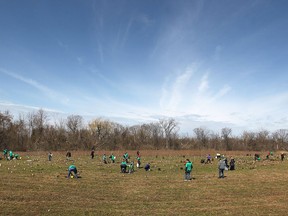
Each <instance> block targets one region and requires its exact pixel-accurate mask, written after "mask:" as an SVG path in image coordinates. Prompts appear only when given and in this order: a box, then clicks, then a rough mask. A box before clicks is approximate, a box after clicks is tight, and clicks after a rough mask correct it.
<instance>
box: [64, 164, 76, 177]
mask: <svg viewBox="0 0 288 216" xmlns="http://www.w3.org/2000/svg"><path fill="white" fill-rule="evenodd" d="M71 175H72V176H74V177H75V178H78V175H77V168H76V166H75V165H70V166H69V168H68V176H67V178H70V176H71Z"/></svg>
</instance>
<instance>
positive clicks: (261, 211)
mask: <svg viewBox="0 0 288 216" xmlns="http://www.w3.org/2000/svg"><path fill="white" fill-rule="evenodd" d="M103 153H104V152H98V151H97V152H96V157H95V158H94V159H93V160H92V159H90V152H72V159H73V161H74V164H75V165H76V166H77V168H78V171H79V172H80V176H81V178H79V179H75V178H74V179H67V178H66V175H67V168H68V166H69V165H70V164H72V161H67V160H66V157H65V152H54V153H53V159H52V161H51V162H49V161H48V158H47V152H22V153H20V156H21V157H22V159H21V160H12V161H6V160H1V161H0V164H1V166H0V179H1V180H0V181H1V183H0V190H1V197H0V206H1V209H0V212H1V213H0V214H1V215H69V216H71V215H146V216H148V215H287V214H288V204H287V201H288V172H287V169H288V161H287V159H285V160H284V161H283V162H281V161H280V159H279V158H278V156H279V154H280V152H277V153H275V155H274V157H273V158H272V159H271V160H263V159H264V158H265V153H262V154H261V153H260V154H261V156H262V160H261V161H259V162H254V160H253V155H254V153H255V152H250V153H249V152H221V153H222V154H225V155H226V156H227V157H229V156H231V155H232V156H233V157H234V158H235V159H236V170H235V171H225V176H226V177H225V178H224V179H218V169H217V161H216V160H214V162H213V164H201V163H200V160H201V158H205V156H206V154H207V153H208V151H206V152H205V151H156V150H155V151H152V150H151V151H141V156H142V165H144V164H145V163H147V162H150V163H151V167H152V170H151V171H150V172H146V171H145V170H144V169H143V168H140V169H137V168H136V166H135V172H134V173H133V174H121V173H120V165H119V164H120V160H121V158H122V154H123V153H124V151H121V152H120V151H119V152H114V154H115V155H116V156H117V159H116V163H115V164H110V163H109V164H103V163H102V154H103ZM110 153H111V152H110V151H106V154H107V155H109V154H110ZM128 153H129V154H130V155H131V159H135V155H136V151H128ZM209 153H211V154H212V155H215V153H216V152H215V151H214V150H213V151H210V152H209ZM247 154H251V155H252V156H246V155H247ZM186 158H189V159H190V160H191V161H192V162H193V165H194V168H193V171H192V176H193V178H194V179H193V180H192V181H184V176H183V175H184V170H183V169H181V167H184V160H185V159H186ZM135 163H136V160H135ZM135 165H136V164H135ZM159 169H160V170H159Z"/></svg>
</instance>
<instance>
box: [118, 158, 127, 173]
mask: <svg viewBox="0 0 288 216" xmlns="http://www.w3.org/2000/svg"><path fill="white" fill-rule="evenodd" d="M120 168H121V173H126V168H127V163H126V160H125V159H124V158H123V160H122V162H121V164H120Z"/></svg>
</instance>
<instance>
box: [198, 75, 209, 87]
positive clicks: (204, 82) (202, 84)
mask: <svg viewBox="0 0 288 216" xmlns="http://www.w3.org/2000/svg"><path fill="white" fill-rule="evenodd" d="M208 88H209V82H208V74H207V73H206V74H204V76H203V77H202V78H201V81H200V84H199V87H198V91H199V92H204V91H206V90H207V89H208Z"/></svg>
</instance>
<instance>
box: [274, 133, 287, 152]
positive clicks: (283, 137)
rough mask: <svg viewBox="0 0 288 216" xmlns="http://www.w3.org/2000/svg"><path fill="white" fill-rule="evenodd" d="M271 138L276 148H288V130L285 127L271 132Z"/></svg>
mask: <svg viewBox="0 0 288 216" xmlns="http://www.w3.org/2000/svg"><path fill="white" fill-rule="evenodd" d="M272 138H273V140H274V142H276V148H277V149H279V148H280V149H284V150H286V151H287V150H288V146H287V144H288V130H287V129H279V130H277V131H275V132H274V133H273V134H272Z"/></svg>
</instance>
